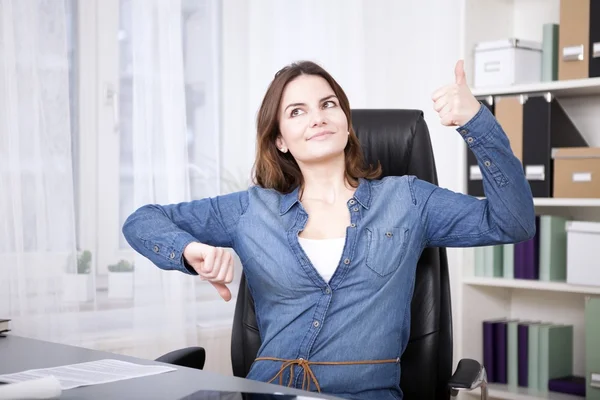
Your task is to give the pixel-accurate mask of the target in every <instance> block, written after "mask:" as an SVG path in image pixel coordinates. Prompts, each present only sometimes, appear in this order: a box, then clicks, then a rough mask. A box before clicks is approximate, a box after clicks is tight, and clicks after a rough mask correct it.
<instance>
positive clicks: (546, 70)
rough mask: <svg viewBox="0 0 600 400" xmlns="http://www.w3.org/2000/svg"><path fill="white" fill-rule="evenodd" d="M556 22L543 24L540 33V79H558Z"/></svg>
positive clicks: (557, 30) (544, 80)
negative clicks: (541, 32)
mask: <svg viewBox="0 0 600 400" xmlns="http://www.w3.org/2000/svg"><path fill="white" fill-rule="evenodd" d="M558 35H559V25H558V24H552V23H548V24H544V27H543V34H542V81H543V82H551V81H556V80H558Z"/></svg>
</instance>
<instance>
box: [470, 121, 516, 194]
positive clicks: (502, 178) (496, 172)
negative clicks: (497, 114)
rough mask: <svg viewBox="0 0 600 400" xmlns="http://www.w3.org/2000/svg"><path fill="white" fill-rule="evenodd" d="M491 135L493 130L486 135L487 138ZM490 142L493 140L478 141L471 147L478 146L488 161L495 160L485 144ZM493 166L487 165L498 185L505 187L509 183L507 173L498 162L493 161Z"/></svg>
mask: <svg viewBox="0 0 600 400" xmlns="http://www.w3.org/2000/svg"><path fill="white" fill-rule="evenodd" d="M492 130H493V129H492ZM490 135H491V131H490V134H488V135H486V138H487V137H488V136H490ZM489 142H491V141H488V140H484V141H482V142H481V143H477V144H476V145H474V146H472V147H471V148H478V149H477V151H478V152H481V154H482V155H483V156H484V158H486V159H487V160H488V161H490V162H491V161H492V160H493V157H491V156H490V154H489V153H488V152H487V150H486V147H485V144H487V143H489ZM477 161H478V162H479V159H477ZM484 166H485V165H484ZM492 166H493V168H492V169H490V168H487V167H486V168H487V170H488V171H489V172H490V173H491V174H492V177H493V178H494V181H495V182H496V184H497V185H498V187H504V186H506V185H508V183H509V180H508V178H507V177H506V174H505V173H504V171H503V170H502V168H500V167H499V166H498V164H496V163H492Z"/></svg>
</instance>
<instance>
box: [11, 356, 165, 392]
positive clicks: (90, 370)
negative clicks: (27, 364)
mask: <svg viewBox="0 0 600 400" xmlns="http://www.w3.org/2000/svg"><path fill="white" fill-rule="evenodd" d="M171 371H176V369H175V368H171V367H166V366H162V365H141V364H134V363H130V362H125V361H120V360H99V361H90V362H85V363H81V364H71V365H63V366H60V367H54V368H43V369H32V370H28V371H23V372H17V373H14V374H7V375H0V381H2V382H8V383H16V382H24V381H28V380H32V379H39V378H43V377H46V376H54V377H55V378H56V379H58V381H59V382H60V387H61V389H62V390H67V389H73V388H76V387H79V386H88V385H98V384H101V383H108V382H116V381H122V380H125V379H131V378H139V377H142V376H149V375H157V374H163V373H165V372H171Z"/></svg>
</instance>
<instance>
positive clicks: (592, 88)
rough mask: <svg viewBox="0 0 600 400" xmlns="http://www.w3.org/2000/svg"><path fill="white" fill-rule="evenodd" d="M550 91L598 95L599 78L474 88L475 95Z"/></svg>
mask: <svg viewBox="0 0 600 400" xmlns="http://www.w3.org/2000/svg"><path fill="white" fill-rule="evenodd" d="M545 92H551V93H553V94H555V95H556V96H557V97H575V96H593V95H600V78H587V79H573V80H568V81H552V82H539V83H527V84H521V85H513V86H504V87H490V88H474V89H473V90H472V93H473V95H474V96H475V97H487V96H502V95H511V94H512V95H518V94H535V93H545Z"/></svg>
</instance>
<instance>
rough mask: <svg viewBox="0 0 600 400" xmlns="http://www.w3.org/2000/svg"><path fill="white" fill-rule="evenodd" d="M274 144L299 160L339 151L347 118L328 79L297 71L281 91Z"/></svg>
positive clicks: (310, 160)
mask: <svg viewBox="0 0 600 400" xmlns="http://www.w3.org/2000/svg"><path fill="white" fill-rule="evenodd" d="M279 131H280V132H281V135H280V136H279V137H278V138H277V147H278V148H279V150H282V151H284V152H285V151H289V152H290V153H291V154H292V156H294V158H295V159H296V161H297V162H298V163H299V164H300V163H303V164H311V163H318V162H323V161H327V160H329V159H332V158H335V157H339V156H341V155H343V153H344V148H345V147H346V144H347V143H348V120H347V118H346V114H345V113H344V111H343V110H342V108H341V107H340V103H339V101H338V98H337V97H336V96H335V93H334V91H333V89H332V88H331V86H329V83H328V82H327V81H326V80H325V79H323V78H321V77H320V76H316V75H300V76H298V77H297V78H295V79H294V80H293V81H290V82H289V83H288V84H287V86H286V87H285V89H284V91H283V96H282V98H281V105H280V110H279Z"/></svg>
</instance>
